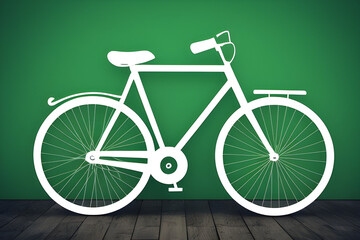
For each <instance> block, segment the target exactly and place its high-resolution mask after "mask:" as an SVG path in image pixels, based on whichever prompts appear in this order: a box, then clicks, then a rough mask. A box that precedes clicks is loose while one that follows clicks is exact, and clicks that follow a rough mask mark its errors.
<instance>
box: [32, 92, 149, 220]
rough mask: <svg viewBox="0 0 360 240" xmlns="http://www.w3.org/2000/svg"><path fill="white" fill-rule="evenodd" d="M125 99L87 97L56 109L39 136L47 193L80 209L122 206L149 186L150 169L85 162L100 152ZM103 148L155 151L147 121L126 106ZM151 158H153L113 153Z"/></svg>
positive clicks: (37, 151)
mask: <svg viewBox="0 0 360 240" xmlns="http://www.w3.org/2000/svg"><path fill="white" fill-rule="evenodd" d="M118 105H119V102H118V101H115V100H112V99H109V98H104V97H94V96H91V97H82V98H79V99H75V100H72V101H69V102H67V103H65V104H63V105H61V106H60V107H58V108H57V109H55V110H54V111H53V112H52V113H51V114H50V115H49V116H48V117H47V118H46V120H45V121H44V123H43V124H42V126H41V128H40V130H39V132H38V134H37V136H36V140H35V146H34V164H35V170H36V174H37V176H38V178H39V181H40V183H41V185H42V187H43V188H44V190H45V191H46V193H47V194H48V195H49V196H50V197H51V198H52V199H53V200H54V201H55V202H57V203H58V204H59V205H61V206H63V207H64V208H67V209H68V210H71V211H73V212H77V213H80V214H87V215H97V214H106V213H110V212H113V211H116V210H118V209H120V208H122V207H124V206H126V205H127V204H128V203H130V202H131V201H132V200H133V199H135V198H136V197H137V196H138V194H139V193H140V192H141V191H142V189H143V188H144V187H145V185H146V183H147V181H148V179H149V173H143V172H137V171H132V170H129V169H121V168H115V167H111V166H105V165H101V164H90V163H88V162H87V161H85V155H86V153H88V152H90V151H94V150H95V148H96V146H97V143H98V142H99V140H100V137H101V136H102V134H103V132H104V130H105V128H106V126H107V124H108V123H109V121H110V119H111V116H112V115H113V113H114V112H115V109H116V108H118ZM120 108H121V113H120V115H119V117H118V119H117V120H116V122H115V125H114V127H113V128H112V130H111V132H110V134H109V136H108V138H107V140H106V141H105V143H104V145H103V148H102V149H101V150H104V151H105V150H106V151H121V150H126V151H134V150H136V151H146V150H147V151H153V150H154V145H153V142H152V138H151V135H150V133H149V131H148V130H147V128H146V126H145V124H144V123H143V122H142V120H141V119H140V118H139V117H138V116H137V115H136V114H135V113H134V112H133V111H132V110H131V109H129V108H128V107H126V106H125V105H123V106H121V107H120ZM108 160H113V161H127V162H141V163H147V159H134V158H131V159H129V158H126V159H125V158H109V159H108Z"/></svg>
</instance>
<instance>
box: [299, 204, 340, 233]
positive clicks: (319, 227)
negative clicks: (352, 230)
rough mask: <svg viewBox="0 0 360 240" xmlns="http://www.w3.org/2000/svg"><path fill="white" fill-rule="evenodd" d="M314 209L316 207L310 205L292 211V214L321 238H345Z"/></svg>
mask: <svg viewBox="0 0 360 240" xmlns="http://www.w3.org/2000/svg"><path fill="white" fill-rule="evenodd" d="M316 211H317V209H316V208H315V207H314V206H313V205H310V206H308V207H306V208H305V209H303V210H301V211H299V212H297V213H294V214H293V215H292V216H293V217H294V218H296V219H297V220H298V221H299V222H301V223H302V224H303V225H304V226H306V227H307V228H309V229H310V230H311V231H313V232H315V233H316V234H317V235H319V236H320V237H321V238H323V239H346V237H345V236H343V235H341V234H340V233H339V232H337V231H336V230H335V229H334V228H332V227H331V226H330V225H329V224H328V223H327V222H326V221H325V220H323V219H321V218H319V217H318V216H316V214H315V212H316Z"/></svg>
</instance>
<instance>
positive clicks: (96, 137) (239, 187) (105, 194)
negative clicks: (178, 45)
mask: <svg viewBox="0 0 360 240" xmlns="http://www.w3.org/2000/svg"><path fill="white" fill-rule="evenodd" d="M224 33H225V34H227V37H228V41H227V42H223V43H217V42H216V40H215V38H211V39H208V40H204V41H201V42H197V43H193V44H191V47H190V48H191V50H192V52H193V53H194V54H197V53H200V52H203V51H206V50H209V49H213V48H215V50H216V51H217V52H218V53H219V55H220V57H221V59H222V61H223V63H224V64H223V65H146V64H142V63H145V62H148V61H150V60H152V59H154V55H153V54H152V53H150V52H149V51H137V52H118V51H112V52H109V54H108V59H109V61H110V62H111V63H112V64H113V65H115V66H118V67H130V70H131V74H130V76H129V79H128V81H127V83H126V85H125V88H124V90H123V93H122V95H121V96H118V95H114V94H107V93H98V92H87V93H79V94H75V95H71V96H68V97H65V98H63V99H60V100H57V101H54V100H55V99H54V98H49V100H48V104H49V105H51V106H53V105H56V104H58V103H60V102H65V101H66V102H65V103H63V104H62V105H60V106H59V107H58V108H56V109H55V110H54V111H53V112H52V113H51V114H50V115H49V116H48V117H47V118H46V120H45V121H44V123H43V124H42V126H41V127H40V130H39V131H38V133H37V136H36V140H35V146H34V164H35V170H36V174H37V176H38V178H39V180H40V183H41V185H42V187H43V188H44V189H45V191H46V192H47V194H48V195H49V196H50V197H51V198H52V199H53V200H54V201H55V202H57V203H58V204H60V205H61V206H63V207H64V208H67V209H68V210H71V211H73V212H76V213H80V214H87V215H99V214H107V213H110V212H113V211H116V210H118V209H120V208H122V207H124V206H126V205H127V204H129V203H130V202H131V201H132V200H134V199H135V198H136V197H137V196H138V195H139V194H140V192H141V191H142V190H143V188H144V187H145V185H146V183H147V181H148V180H149V177H150V176H152V177H154V178H155V179H156V180H157V181H159V182H160V183H163V184H171V187H170V188H169V191H182V188H179V187H178V186H177V183H178V182H179V181H180V180H181V179H182V178H183V177H184V176H185V174H186V172H187V167H188V163H187V159H186V157H185V155H184V153H183V152H182V148H183V147H184V145H185V144H186V143H187V142H188V141H189V139H190V138H191V137H192V136H193V134H194V133H195V132H196V130H197V129H198V128H199V127H200V125H201V124H202V123H203V122H204V120H205V119H206V118H207V117H208V116H209V114H210V113H211V111H212V110H213V109H214V108H215V106H216V105H217V104H218V103H219V101H220V100H221V99H222V98H223V97H224V95H225V94H226V93H227V92H228V91H229V90H230V89H232V90H233V92H234V94H235V96H236V99H237V100H238V102H239V104H240V106H241V107H240V108H239V109H238V110H237V111H235V112H234V113H233V114H232V115H231V116H230V117H229V119H228V120H227V121H226V123H225V124H224V126H223V128H222V130H221V132H220V134H219V137H218V140H217V144H216V150H215V162H216V168H217V171H218V174H219V178H220V180H221V182H222V184H223V186H224V188H225V189H226V191H227V192H228V193H229V195H230V196H231V197H232V198H233V199H234V200H235V201H237V202H238V203H239V204H240V205H242V206H244V207H245V208H247V209H249V210H251V211H253V212H256V213H259V214H263V215H269V216H279V215H286V214H291V213H294V212H296V211H299V210H301V209H303V208H305V207H306V206H308V205H309V204H310V203H311V202H313V201H314V200H315V199H316V198H317V197H318V196H319V195H320V194H321V192H322V191H323V190H324V188H325V187H326V185H327V183H328V181H329V179H330V176H331V173H332V169H333V165H334V148H333V143H332V140H331V137H330V134H329V131H328V130H327V128H326V126H325V124H324V123H323V122H322V121H321V119H320V118H319V117H318V116H317V115H316V114H315V113H314V112H313V111H312V110H310V109H309V108H308V107H306V106H305V105H303V104H301V103H299V102H297V101H295V100H292V99H290V98H289V97H290V95H305V94H306V92H305V91H289V90H255V91H254V94H264V95H266V96H265V97H263V98H260V99H257V100H254V101H252V102H247V100H246V98H245V96H244V94H243V92H242V90H241V88H240V85H239V83H238V81H237V79H236V77H235V75H234V72H233V70H232V68H231V62H232V60H233V59H234V56H235V46H234V44H233V43H232V42H231V39H230V34H229V32H228V31H225V32H222V33H219V34H218V35H217V37H219V35H222V34H224ZM229 44H230V45H232V46H233V48H234V54H233V56H232V59H231V60H230V61H227V60H226V58H225V57H224V54H223V52H222V47H223V46H224V45H229ZM139 72H223V73H225V75H226V77H227V81H226V83H225V84H224V85H223V87H222V88H221V89H220V90H219V92H218V93H217V94H216V95H215V97H214V98H213V99H212V100H211V102H210V103H209V105H208V106H207V107H206V108H205V110H204V111H203V112H202V113H201V115H200V116H199V117H198V118H197V120H196V121H195V122H194V123H193V124H192V126H191V127H190V128H189V130H188V131H187V132H186V133H185V135H184V136H183V137H182V138H181V140H180V141H179V142H178V143H177V145H176V146H175V147H169V146H165V144H164V142H163V139H162V136H161V134H160V131H159V128H158V125H157V123H156V121H155V117H154V114H153V112H152V110H151V107H150V104H149V101H148V99H147V97H146V93H145V90H144V87H143V85H142V82H141V79H140V76H139ZM133 83H135V86H136V87H137V90H138V92H139V95H140V98H141V101H142V103H143V106H144V109H145V112H146V114H147V117H148V120H149V123H150V127H151V129H152V132H153V133H154V136H155V140H156V142H157V144H158V146H159V147H158V148H155V145H154V141H153V137H152V135H151V134H150V132H149V130H148V128H147V126H146V125H145V124H144V122H143V121H142V120H141V119H140V117H139V116H138V115H137V114H136V113H135V112H134V111H133V110H131V109H130V108H129V107H127V106H126V105H125V104H124V102H125V100H126V98H127V96H128V93H129V89H130V87H131V86H132V85H133ZM270 95H285V96H286V97H279V96H277V97H273V96H270Z"/></svg>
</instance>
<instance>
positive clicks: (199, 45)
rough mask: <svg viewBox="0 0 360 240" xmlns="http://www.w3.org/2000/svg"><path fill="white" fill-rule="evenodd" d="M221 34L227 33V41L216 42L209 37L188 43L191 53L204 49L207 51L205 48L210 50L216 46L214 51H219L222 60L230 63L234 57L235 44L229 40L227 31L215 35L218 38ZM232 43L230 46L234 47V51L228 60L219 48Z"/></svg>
mask: <svg viewBox="0 0 360 240" xmlns="http://www.w3.org/2000/svg"><path fill="white" fill-rule="evenodd" d="M223 34H227V36H228V41H226V42H223V43H219V44H218V43H217V42H216V40H215V38H210V39H207V40H203V41H199V42H195V43H192V44H191V45H190V49H191V51H192V53H193V54H198V53H201V52H204V51H207V50H210V49H212V48H216V51H218V52H219V54H220V56H221V58H222V60H223V61H224V62H228V63H231V62H232V61H233V60H234V57H235V52H236V49H235V45H234V43H232V42H231V38H230V33H229V31H223V32H221V33H219V34H217V35H216V37H217V38H218V37H219V36H221V35H223ZM228 44H230V45H232V47H233V48H234V53H233V56H232V58H231V60H230V61H227V60H226V59H225V57H224V55H223V53H222V50H221V47H223V46H225V45H228Z"/></svg>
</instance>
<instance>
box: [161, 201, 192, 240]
mask: <svg viewBox="0 0 360 240" xmlns="http://www.w3.org/2000/svg"><path fill="white" fill-rule="evenodd" d="M160 239H161V240H162V239H164V240H167V239H172V240H182V239H187V234H186V220H185V205H184V201H183V200H166V201H163V202H162V212H161V228H160Z"/></svg>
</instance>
